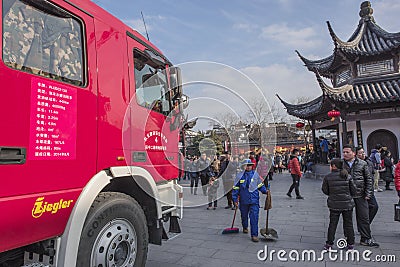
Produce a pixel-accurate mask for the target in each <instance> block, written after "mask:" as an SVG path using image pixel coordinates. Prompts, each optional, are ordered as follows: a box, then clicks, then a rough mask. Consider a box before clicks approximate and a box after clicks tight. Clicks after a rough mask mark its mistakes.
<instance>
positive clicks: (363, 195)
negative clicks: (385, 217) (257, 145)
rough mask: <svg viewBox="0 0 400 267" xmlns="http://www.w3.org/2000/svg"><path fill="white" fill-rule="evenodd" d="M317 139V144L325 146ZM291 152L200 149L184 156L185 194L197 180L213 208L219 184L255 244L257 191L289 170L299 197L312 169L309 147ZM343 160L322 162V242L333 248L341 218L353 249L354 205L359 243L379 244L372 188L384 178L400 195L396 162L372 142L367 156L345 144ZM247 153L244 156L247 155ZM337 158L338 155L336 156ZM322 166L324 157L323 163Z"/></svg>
mask: <svg viewBox="0 0 400 267" xmlns="http://www.w3.org/2000/svg"><path fill="white" fill-rule="evenodd" d="M324 140H325V139H324V138H321V148H322V149H323V146H325V144H322V143H323V142H324ZM291 152H292V153H291V154H290V155H286V154H280V153H276V154H275V155H271V154H268V153H263V152H262V153H258V154H256V153H254V152H250V153H249V154H248V155H244V154H241V155H238V156H231V155H230V154H229V153H228V152H224V153H223V154H222V155H216V156H214V157H213V159H211V158H209V157H207V155H206V154H205V153H202V154H201V156H200V158H197V157H188V158H187V160H186V162H185V175H184V179H189V180H190V192H191V194H194V195H196V194H197V189H198V186H199V181H201V188H202V193H203V195H204V196H208V207H207V209H208V210H210V209H214V210H215V209H216V208H217V202H218V200H217V199H218V196H217V190H218V187H219V186H220V184H221V182H222V186H223V189H224V193H225V196H226V200H227V206H226V207H225V209H233V210H235V209H237V208H238V209H239V210H240V212H241V218H242V226H243V232H244V233H248V232H249V229H248V219H249V218H250V232H251V240H252V241H254V242H258V233H257V232H258V213H259V212H258V210H259V207H260V206H259V192H261V193H263V194H266V193H267V191H268V190H269V181H270V180H272V179H273V174H274V173H275V172H278V173H280V172H282V171H283V170H288V171H289V173H290V174H291V176H292V181H293V182H292V184H291V185H290V188H289V190H288V192H287V196H288V197H292V191H293V190H294V191H295V193H296V199H304V198H303V196H301V194H300V180H301V177H302V175H303V173H305V172H309V171H311V170H312V168H313V165H314V164H315V163H316V162H319V161H317V160H316V159H317V157H318V155H317V154H316V153H314V152H312V151H310V150H306V151H305V152H304V153H301V152H300V150H299V149H293V150H292V151H291ZM342 153H343V154H342V158H340V157H333V158H330V157H329V153H328V154H326V153H325V152H324V153H323V154H321V155H324V156H325V155H326V157H327V159H326V162H329V164H330V168H331V173H330V174H328V175H326V176H325V177H324V180H323V184H322V191H323V193H324V194H326V195H328V200H327V204H328V208H329V211H330V216H329V220H330V222H329V227H328V235H327V241H326V244H325V246H324V248H325V249H327V250H329V249H331V248H332V245H333V242H334V239H335V232H336V228H337V225H338V222H339V217H340V215H342V217H343V229H344V234H345V236H346V239H347V244H348V247H347V249H349V250H351V249H353V248H354V243H355V235H354V228H353V221H352V218H353V209H354V208H355V213H356V223H357V231H358V232H359V233H360V236H361V239H360V244H361V245H364V246H369V247H379V244H378V243H376V241H375V240H373V239H372V235H371V228H370V225H371V223H372V222H373V220H374V218H375V215H376V214H377V212H378V209H379V206H378V202H377V200H376V198H375V195H374V193H375V192H382V191H383V189H381V188H380V187H379V183H378V182H379V179H382V180H384V181H385V189H386V190H393V189H392V188H391V183H392V182H393V181H394V182H395V188H396V191H397V194H398V196H399V199H400V161H399V162H398V163H397V165H395V164H394V160H393V158H392V157H391V153H390V151H388V150H387V148H386V147H385V146H382V145H380V144H377V145H376V146H375V148H374V149H372V150H371V153H370V155H369V156H367V155H366V153H365V151H364V149H363V148H362V147H354V146H352V145H349V144H347V145H344V146H343V147H342ZM246 156H247V157H246ZM335 156H337V155H335ZM322 163H323V164H325V161H322Z"/></svg>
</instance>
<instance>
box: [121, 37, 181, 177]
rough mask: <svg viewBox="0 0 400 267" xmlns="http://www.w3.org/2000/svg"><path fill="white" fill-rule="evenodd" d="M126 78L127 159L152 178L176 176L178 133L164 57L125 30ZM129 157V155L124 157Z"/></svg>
mask: <svg viewBox="0 0 400 267" xmlns="http://www.w3.org/2000/svg"><path fill="white" fill-rule="evenodd" d="M127 40H128V59H129V79H130V96H131V102H130V133H131V135H130V143H131V150H130V151H131V154H130V160H131V164H130V165H132V166H142V167H144V168H146V169H147V170H148V171H149V172H150V173H151V174H152V175H153V177H154V178H155V180H156V182H160V181H163V180H171V179H175V178H177V177H178V134H179V131H178V129H177V127H174V125H172V124H173V123H174V122H175V119H176V118H175V117H174V116H171V115H172V114H171V111H172V110H173V106H172V100H171V94H170V91H169V78H168V75H169V74H168V66H167V61H166V60H165V59H164V58H163V57H162V56H161V55H160V54H159V53H158V52H157V51H155V50H154V49H153V48H151V47H150V46H149V45H146V43H145V41H143V40H142V39H140V37H137V36H135V35H133V34H128V38H127ZM128 158H129V157H128Z"/></svg>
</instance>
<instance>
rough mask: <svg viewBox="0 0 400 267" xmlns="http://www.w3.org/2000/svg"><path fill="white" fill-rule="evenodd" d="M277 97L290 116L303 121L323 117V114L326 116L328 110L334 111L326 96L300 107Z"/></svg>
mask: <svg viewBox="0 0 400 267" xmlns="http://www.w3.org/2000/svg"><path fill="white" fill-rule="evenodd" d="M276 96H277V97H278V98H279V100H280V101H281V102H282V104H283V105H284V106H285V108H286V111H287V112H288V113H289V114H290V115H292V116H295V117H298V118H301V119H310V118H311V117H314V116H321V114H323V115H325V114H326V112H327V111H328V110H331V109H332V104H331V103H330V102H329V100H327V98H326V97H325V96H324V95H321V96H320V97H317V98H316V99H314V100H311V101H310V102H307V103H304V104H298V105H294V104H289V103H287V102H285V101H284V100H282V98H280V97H279V95H276ZM325 111H326V112H325Z"/></svg>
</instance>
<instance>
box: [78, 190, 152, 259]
mask: <svg viewBox="0 0 400 267" xmlns="http://www.w3.org/2000/svg"><path fill="white" fill-rule="evenodd" d="M148 240H149V236H148V232H147V224H146V217H145V215H144V212H143V210H142V208H141V207H140V205H139V204H138V203H137V202H136V200H134V199H133V198H131V197H129V196H127V195H125V194H122V193H116V192H104V193H100V194H99V195H98V196H97V198H96V199H95V201H94V202H93V204H92V207H91V208H90V211H89V213H88V215H87V217H86V221H85V225H84V227H83V229H82V234H81V239H80V243H79V250H78V257H77V265H76V266H79V267H88V266H90V267H127V266H144V265H145V263H146V258H147V247H148Z"/></svg>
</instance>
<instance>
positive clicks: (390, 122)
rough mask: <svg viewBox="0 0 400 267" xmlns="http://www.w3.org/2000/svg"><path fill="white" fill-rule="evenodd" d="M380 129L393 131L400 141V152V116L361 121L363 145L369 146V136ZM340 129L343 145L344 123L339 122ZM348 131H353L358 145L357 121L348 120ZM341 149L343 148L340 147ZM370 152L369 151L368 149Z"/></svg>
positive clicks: (399, 145) (399, 146)
mask: <svg viewBox="0 0 400 267" xmlns="http://www.w3.org/2000/svg"><path fill="white" fill-rule="evenodd" d="M379 129H384V130H388V131H391V132H392V133H393V134H394V135H395V136H396V137H397V142H398V148H397V149H398V150H399V152H400V118H395V119H383V120H368V121H361V131H362V136H363V147H364V148H365V149H366V148H367V138H368V136H369V135H370V134H371V133H372V132H374V131H376V130H379ZM339 131H340V144H341V146H343V140H342V132H343V127H342V124H341V123H340V124H339ZM347 131H348V132H350V131H353V134H354V145H355V146H357V145H358V144H357V131H356V122H355V121H350V122H347ZM340 151H341V149H340ZM368 154H369V151H368Z"/></svg>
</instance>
